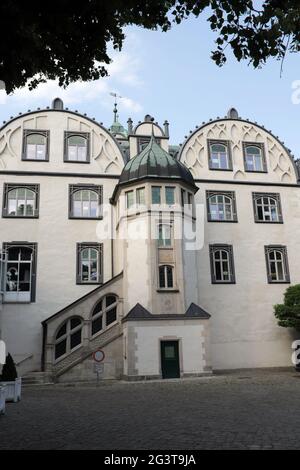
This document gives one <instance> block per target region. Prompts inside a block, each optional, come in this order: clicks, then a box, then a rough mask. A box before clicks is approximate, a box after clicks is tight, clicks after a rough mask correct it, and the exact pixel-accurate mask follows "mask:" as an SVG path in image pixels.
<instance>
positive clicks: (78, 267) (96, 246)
mask: <svg viewBox="0 0 300 470" xmlns="http://www.w3.org/2000/svg"><path fill="white" fill-rule="evenodd" d="M86 248H93V249H95V250H97V252H98V257H97V262H98V276H97V280H96V281H82V277H81V265H82V263H81V252H82V250H84V249H86ZM102 283H103V243H92V242H81V243H77V244H76V284H77V285H87V286H88V285H98V284H102Z"/></svg>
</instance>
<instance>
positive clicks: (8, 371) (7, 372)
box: [1, 353, 18, 382]
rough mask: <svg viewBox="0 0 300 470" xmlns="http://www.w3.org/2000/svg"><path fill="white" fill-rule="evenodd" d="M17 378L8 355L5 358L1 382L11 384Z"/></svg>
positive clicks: (12, 362)
mask: <svg viewBox="0 0 300 470" xmlns="http://www.w3.org/2000/svg"><path fill="white" fill-rule="evenodd" d="M17 377H18V374H17V369H16V366H15V363H14V360H13V358H12V357H11V355H10V354H9V353H8V354H7V356H6V362H5V364H4V366H3V368H2V375H1V380H2V382H13V381H14V380H15V379H16V378H17Z"/></svg>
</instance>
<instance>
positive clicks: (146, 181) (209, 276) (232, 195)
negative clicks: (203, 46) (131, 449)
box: [0, 98, 300, 381]
mask: <svg viewBox="0 0 300 470" xmlns="http://www.w3.org/2000/svg"><path fill="white" fill-rule="evenodd" d="M0 199H1V201H0V204H1V207H2V214H1V219H0V245H1V249H0V250H1V264H0V273H1V275H0V277H1V284H0V286H1V287H0V290H1V303H0V332H1V333H0V338H1V339H3V340H4V341H5V342H6V345H7V350H8V351H9V352H10V353H11V354H12V355H13V357H14V359H15V362H16V363H17V365H18V369H19V372H20V374H21V375H26V374H32V373H33V372H40V371H43V372H44V373H45V374H47V376H48V377H50V379H51V380H54V381H71V380H89V379H91V378H93V377H95V373H94V368H93V356H92V355H93V352H95V351H96V350H97V349H99V348H101V349H102V350H103V351H104V353H105V360H104V378H117V379H120V378H126V379H129V380H130V379H140V378H159V377H163V378H169V377H186V376H198V375H203V374H210V373H211V372H212V371H214V370H220V369H235V368H250V367H280V366H289V365H291V343H292V341H293V339H294V333H293V331H292V330H288V329H283V328H280V327H278V326H277V323H276V319H275V317H274V313H273V306H274V304H276V303H281V302H282V298H283V293H284V291H285V289H286V288H287V287H288V285H289V284H296V283H299V275H298V273H299V264H300V246H299V245H300V241H299V240H298V232H299V228H298V225H299V224H300V186H299V183H298V170H297V165H296V163H295V161H294V159H293V157H292V155H291V154H290V152H289V151H288V149H287V148H286V147H285V146H284V144H283V143H282V142H280V141H279V139H278V138H277V137H275V136H274V135H273V134H272V133H271V132H270V131H267V130H265V129H264V128H263V127H262V126H260V125H258V124H257V123H252V122H250V121H247V120H244V119H242V118H240V117H239V116H238V114H237V112H236V110H234V109H231V110H230V111H229V112H228V115H227V116H226V117H225V118H218V119H216V120H211V121H209V122H207V123H203V124H202V125H201V126H200V127H197V128H196V129H195V130H194V131H193V132H190V134H189V136H188V137H187V138H186V140H185V142H184V143H183V144H182V145H181V146H179V147H176V146H172V145H170V144H169V125H168V122H165V123H164V124H163V126H162V127H161V126H159V125H158V124H157V123H155V122H154V120H153V118H151V116H149V115H147V116H145V119H144V121H143V122H139V123H138V125H136V126H135V127H133V123H132V121H131V119H129V120H128V129H127V130H125V129H124V128H123V126H121V125H120V124H119V123H118V122H117V120H116V119H115V122H114V124H113V125H112V126H111V127H110V128H109V129H106V128H105V127H104V126H103V125H102V124H101V123H97V122H96V121H95V120H94V119H90V118H89V117H87V116H86V115H81V114H80V113H78V112H77V111H70V110H68V109H67V108H64V106H63V103H62V101H61V100H60V99H59V98H57V99H55V100H54V101H53V103H52V106H51V108H47V109H38V110H36V111H28V112H27V113H24V114H20V115H19V116H17V117H14V118H11V119H10V120H9V121H8V122H6V123H4V124H3V126H2V128H1V129H0ZM191 234H192V237H191V236H190V235H191Z"/></svg>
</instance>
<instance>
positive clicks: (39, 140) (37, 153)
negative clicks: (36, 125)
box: [22, 130, 49, 161]
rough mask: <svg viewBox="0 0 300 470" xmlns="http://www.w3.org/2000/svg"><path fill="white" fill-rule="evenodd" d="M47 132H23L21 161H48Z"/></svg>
mask: <svg viewBox="0 0 300 470" xmlns="http://www.w3.org/2000/svg"><path fill="white" fill-rule="evenodd" d="M48 138H49V131H29V130H24V137H23V139H24V142H23V156H22V158H23V160H42V161H43V160H48Z"/></svg>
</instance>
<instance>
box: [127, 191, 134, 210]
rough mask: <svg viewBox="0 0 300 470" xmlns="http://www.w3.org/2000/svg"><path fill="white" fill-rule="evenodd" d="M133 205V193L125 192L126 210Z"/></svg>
mask: <svg viewBox="0 0 300 470" xmlns="http://www.w3.org/2000/svg"><path fill="white" fill-rule="evenodd" d="M133 205H134V192H133V191H127V192H126V208H127V209H130V208H131V207H132V206H133Z"/></svg>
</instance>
